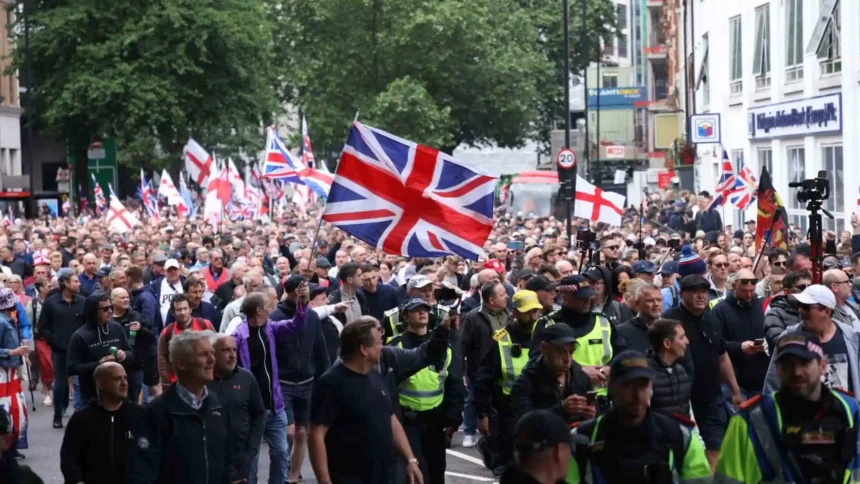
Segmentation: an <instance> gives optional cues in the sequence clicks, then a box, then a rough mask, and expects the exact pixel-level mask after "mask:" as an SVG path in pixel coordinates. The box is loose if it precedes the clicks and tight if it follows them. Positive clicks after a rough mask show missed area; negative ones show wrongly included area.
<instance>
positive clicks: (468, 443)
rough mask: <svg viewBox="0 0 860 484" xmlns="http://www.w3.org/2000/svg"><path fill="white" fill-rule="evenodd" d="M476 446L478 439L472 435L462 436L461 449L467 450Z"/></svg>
mask: <svg viewBox="0 0 860 484" xmlns="http://www.w3.org/2000/svg"><path fill="white" fill-rule="evenodd" d="M477 444H478V439H476V438H475V436H474V435H464V436H463V447H465V448H467V449H471V448H472V447H474V446H475V445H477Z"/></svg>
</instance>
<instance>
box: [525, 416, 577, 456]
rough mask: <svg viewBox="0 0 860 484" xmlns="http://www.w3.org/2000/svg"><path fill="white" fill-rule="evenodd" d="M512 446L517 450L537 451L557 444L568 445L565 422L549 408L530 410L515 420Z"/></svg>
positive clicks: (568, 433) (568, 435)
mask: <svg viewBox="0 0 860 484" xmlns="http://www.w3.org/2000/svg"><path fill="white" fill-rule="evenodd" d="M514 435H515V437H514V446H515V447H516V448H517V450H519V451H525V452H529V451H531V452H538V451H541V450H544V449H549V448H551V447H555V446H556V445H558V444H568V445H570V441H571V439H570V430H569V428H568V425H567V422H565V421H564V420H563V419H562V418H561V417H559V416H558V415H556V414H554V413H552V412H550V411H549V410H532V411H530V412H528V413H526V414H525V415H523V418H521V419H520V421H519V422H517V426H516V430H515V431H514Z"/></svg>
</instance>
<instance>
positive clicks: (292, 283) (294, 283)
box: [284, 274, 305, 293]
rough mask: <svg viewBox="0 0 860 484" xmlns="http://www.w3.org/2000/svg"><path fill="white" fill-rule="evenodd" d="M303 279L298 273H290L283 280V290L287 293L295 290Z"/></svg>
mask: <svg viewBox="0 0 860 484" xmlns="http://www.w3.org/2000/svg"><path fill="white" fill-rule="evenodd" d="M304 280H305V278H304V277H302V276H300V275H298V274H293V275H291V276H290V277H288V278H287V280H286V281H284V292H287V293H289V292H293V291H295V290H296V289H298V287H299V284H301V283H302V281H304Z"/></svg>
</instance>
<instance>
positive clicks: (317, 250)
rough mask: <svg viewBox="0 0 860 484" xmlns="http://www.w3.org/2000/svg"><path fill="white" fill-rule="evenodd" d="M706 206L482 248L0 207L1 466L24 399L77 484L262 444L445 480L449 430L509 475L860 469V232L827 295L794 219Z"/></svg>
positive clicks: (14, 459)
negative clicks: (388, 247) (775, 235)
mask: <svg viewBox="0 0 860 484" xmlns="http://www.w3.org/2000/svg"><path fill="white" fill-rule="evenodd" d="M709 202H710V196H709V194H708V193H707V192H702V193H700V194H699V195H694V194H691V193H688V192H679V193H676V192H674V191H671V190H669V191H666V192H665V193H662V194H651V195H650V198H649V199H648V200H647V201H646V203H645V204H644V206H645V207H646V212H645V213H644V214H639V213H638V212H637V210H635V209H630V210H629V211H628V212H627V213H626V214H625V217H624V224H623V226H622V227H607V226H604V225H603V224H595V225H594V226H593V227H592V230H591V231H586V226H587V225H586V223H585V222H584V221H577V223H576V224H575V227H576V228H577V233H574V234H568V233H566V231H565V228H564V225H565V224H564V223H563V222H562V221H560V220H557V219H555V218H553V217H537V216H534V215H533V214H520V213H517V214H512V213H506V212H505V211H504V210H503V209H501V208H500V209H499V210H498V211H497V213H496V217H495V221H494V229H493V231H492V234H491V235H490V238H489V240H488V241H487V243H486V245H485V248H484V249H485V253H484V254H483V255H482V256H481V257H480V258H479V259H478V260H474V261H468V260H462V259H460V258H458V257H456V256H448V257H445V258H441V259H424V258H408V257H401V256H395V255H391V254H386V253H383V252H381V251H379V250H377V249H376V248H374V247H370V246H368V245H366V244H364V243H363V242H361V241H358V240H355V239H353V238H352V237H351V236H350V235H349V234H347V233H346V232H343V231H341V230H339V229H336V228H334V227H327V226H323V228H322V229H321V230H318V220H319V218H318V217H319V208H316V209H313V210H311V211H310V212H309V213H308V214H304V215H299V214H297V213H296V214H288V215H286V216H284V217H281V218H279V219H278V220H272V221H268V223H265V224H264V223H262V222H261V221H238V222H231V223H227V224H225V225H224V226H222V227H212V226H211V225H209V224H205V223H203V222H202V221H200V220H197V219H194V218H192V219H188V220H186V219H177V218H175V217H170V216H168V215H167V214H162V216H161V217H159V218H149V219H147V220H146V221H145V224H144V225H143V226H139V227H137V228H135V229H134V230H133V231H131V232H128V233H125V234H119V233H112V232H110V231H109V230H107V229H106V224H105V222H104V220H103V219H100V218H96V217H87V216H81V217H79V218H77V219H72V218H57V219H50V218H45V219H40V220H19V221H16V223H14V224H7V225H5V226H4V227H2V228H0V409H2V410H0V453H2V454H0V455H2V459H0V483H5V482H39V481H38V477H37V476H35V475H34V473H33V472H32V471H31V470H30V469H28V468H27V467H26V465H24V464H26V459H24V460H21V459H23V458H25V456H26V453H27V448H28V439H27V407H28V406H29V405H31V404H32V405H35V404H37V403H38V404H40V405H42V406H45V407H52V408H53V427H54V429H57V430H56V431H57V438H58V439H60V438H61V439H62V448H61V451H60V455H59V456H58V463H59V467H60V469H61V471H62V474H63V476H64V479H65V481H66V482H71V483H78V482H82V483H87V484H90V483H111V484H114V483H125V482H129V483H135V484H137V483H140V484H143V483H156V482H158V483H166V482H177V483H178V482H183V483H201V484H203V483H206V484H209V483H216V482H217V483H243V482H244V483H255V482H257V475H258V461H259V457H260V452H261V451H262V450H264V449H267V451H268V454H269V471H268V480H269V482H270V483H276V484H281V483H293V482H299V481H300V480H301V479H302V475H301V469H302V465H303V463H304V461H305V459H306V458H309V460H310V462H311V465H312V467H313V470H314V474H315V476H316V479H317V481H318V482H320V483H329V482H333V483H358V482H361V483H403V482H410V483H434V484H436V483H443V482H445V471H446V449H447V448H449V447H450V446H452V445H454V446H458V445H459V446H462V447H466V448H469V447H477V448H478V449H479V451H480V453H481V456H482V460H483V462H484V465H485V466H486V467H487V469H489V470H490V471H491V472H492V473H493V474H494V475H496V476H498V477H500V478H501V481H502V482H510V483H524V482H541V483H555V482H558V481H560V480H561V481H566V482H574V483H576V482H610V483H614V482H649V483H651V482H653V483H663V482H677V481H676V480H674V479H681V482H709V481H710V480H711V479H713V480H714V481H715V482H731V483H735V482H762V481H768V482H771V481H773V482H847V481H845V478H846V476H850V478H851V482H854V481H856V480H858V478H857V477H855V476H858V475H860V450H858V448H860V445H855V444H860V437H858V431H857V425H858V424H857V421H858V420H857V419H858V418H860V413H858V412H860V410H858V404H857V402H856V400H855V399H854V397H853V392H856V391H860V305H858V302H860V298H858V296H860V278H857V279H853V276H854V274H855V273H857V271H860V221H858V219H857V216H856V215H855V216H854V217H853V218H852V221H851V222H852V226H853V228H854V233H853V234H852V233H850V232H845V233H842V234H834V233H827V236H826V239H827V244H826V245H825V248H824V250H825V252H826V254H827V257H825V259H824V272H823V276H822V278H821V281H820V283H818V284H813V276H812V272H811V271H812V264H813V262H812V261H813V254H812V252H811V250H812V249H811V247H810V245H809V243H808V241H807V240H805V238H804V236H803V234H800V233H799V231H798V230H795V228H794V227H791V228H790V233H789V234H788V235H789V236H788V237H787V239H786V241H787V248H774V247H764V248H761V247H758V248H757V247H756V244H755V233H756V230H755V228H756V227H755V225H756V224H755V222H752V221H748V222H746V223H745V224H744V227H743V228H739V229H738V230H732V227H731V226H725V225H724V224H723V221H722V219H721V217H720V214H719V213H718V212H716V211H713V210H707V206H708V204H709ZM590 234H592V235H593V236H594V241H593V242H591V241H590V240H591V239H590V237H589V235H590ZM571 236H574V239H575V240H574V244H573V245H571ZM577 241H578V243H577ZM36 395H38V398H37V396H36ZM36 400H38V402H37V401H36ZM70 406H71V408H69V407H70ZM458 430H462V434H463V437H462V440H460V439H459V438H456V439H455V434H456V433H457V432H458ZM263 441H265V442H266V443H267V446H266V447H263V446H262V445H261V444H262V442H263ZM780 479H782V480H780Z"/></svg>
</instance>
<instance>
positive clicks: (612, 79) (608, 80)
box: [601, 73, 618, 87]
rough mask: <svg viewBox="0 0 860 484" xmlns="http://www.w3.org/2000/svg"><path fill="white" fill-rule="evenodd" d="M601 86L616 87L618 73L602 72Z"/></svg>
mask: <svg viewBox="0 0 860 484" xmlns="http://www.w3.org/2000/svg"><path fill="white" fill-rule="evenodd" d="M601 87H618V74H617V73H610V74H603V81H602V82H601Z"/></svg>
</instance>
